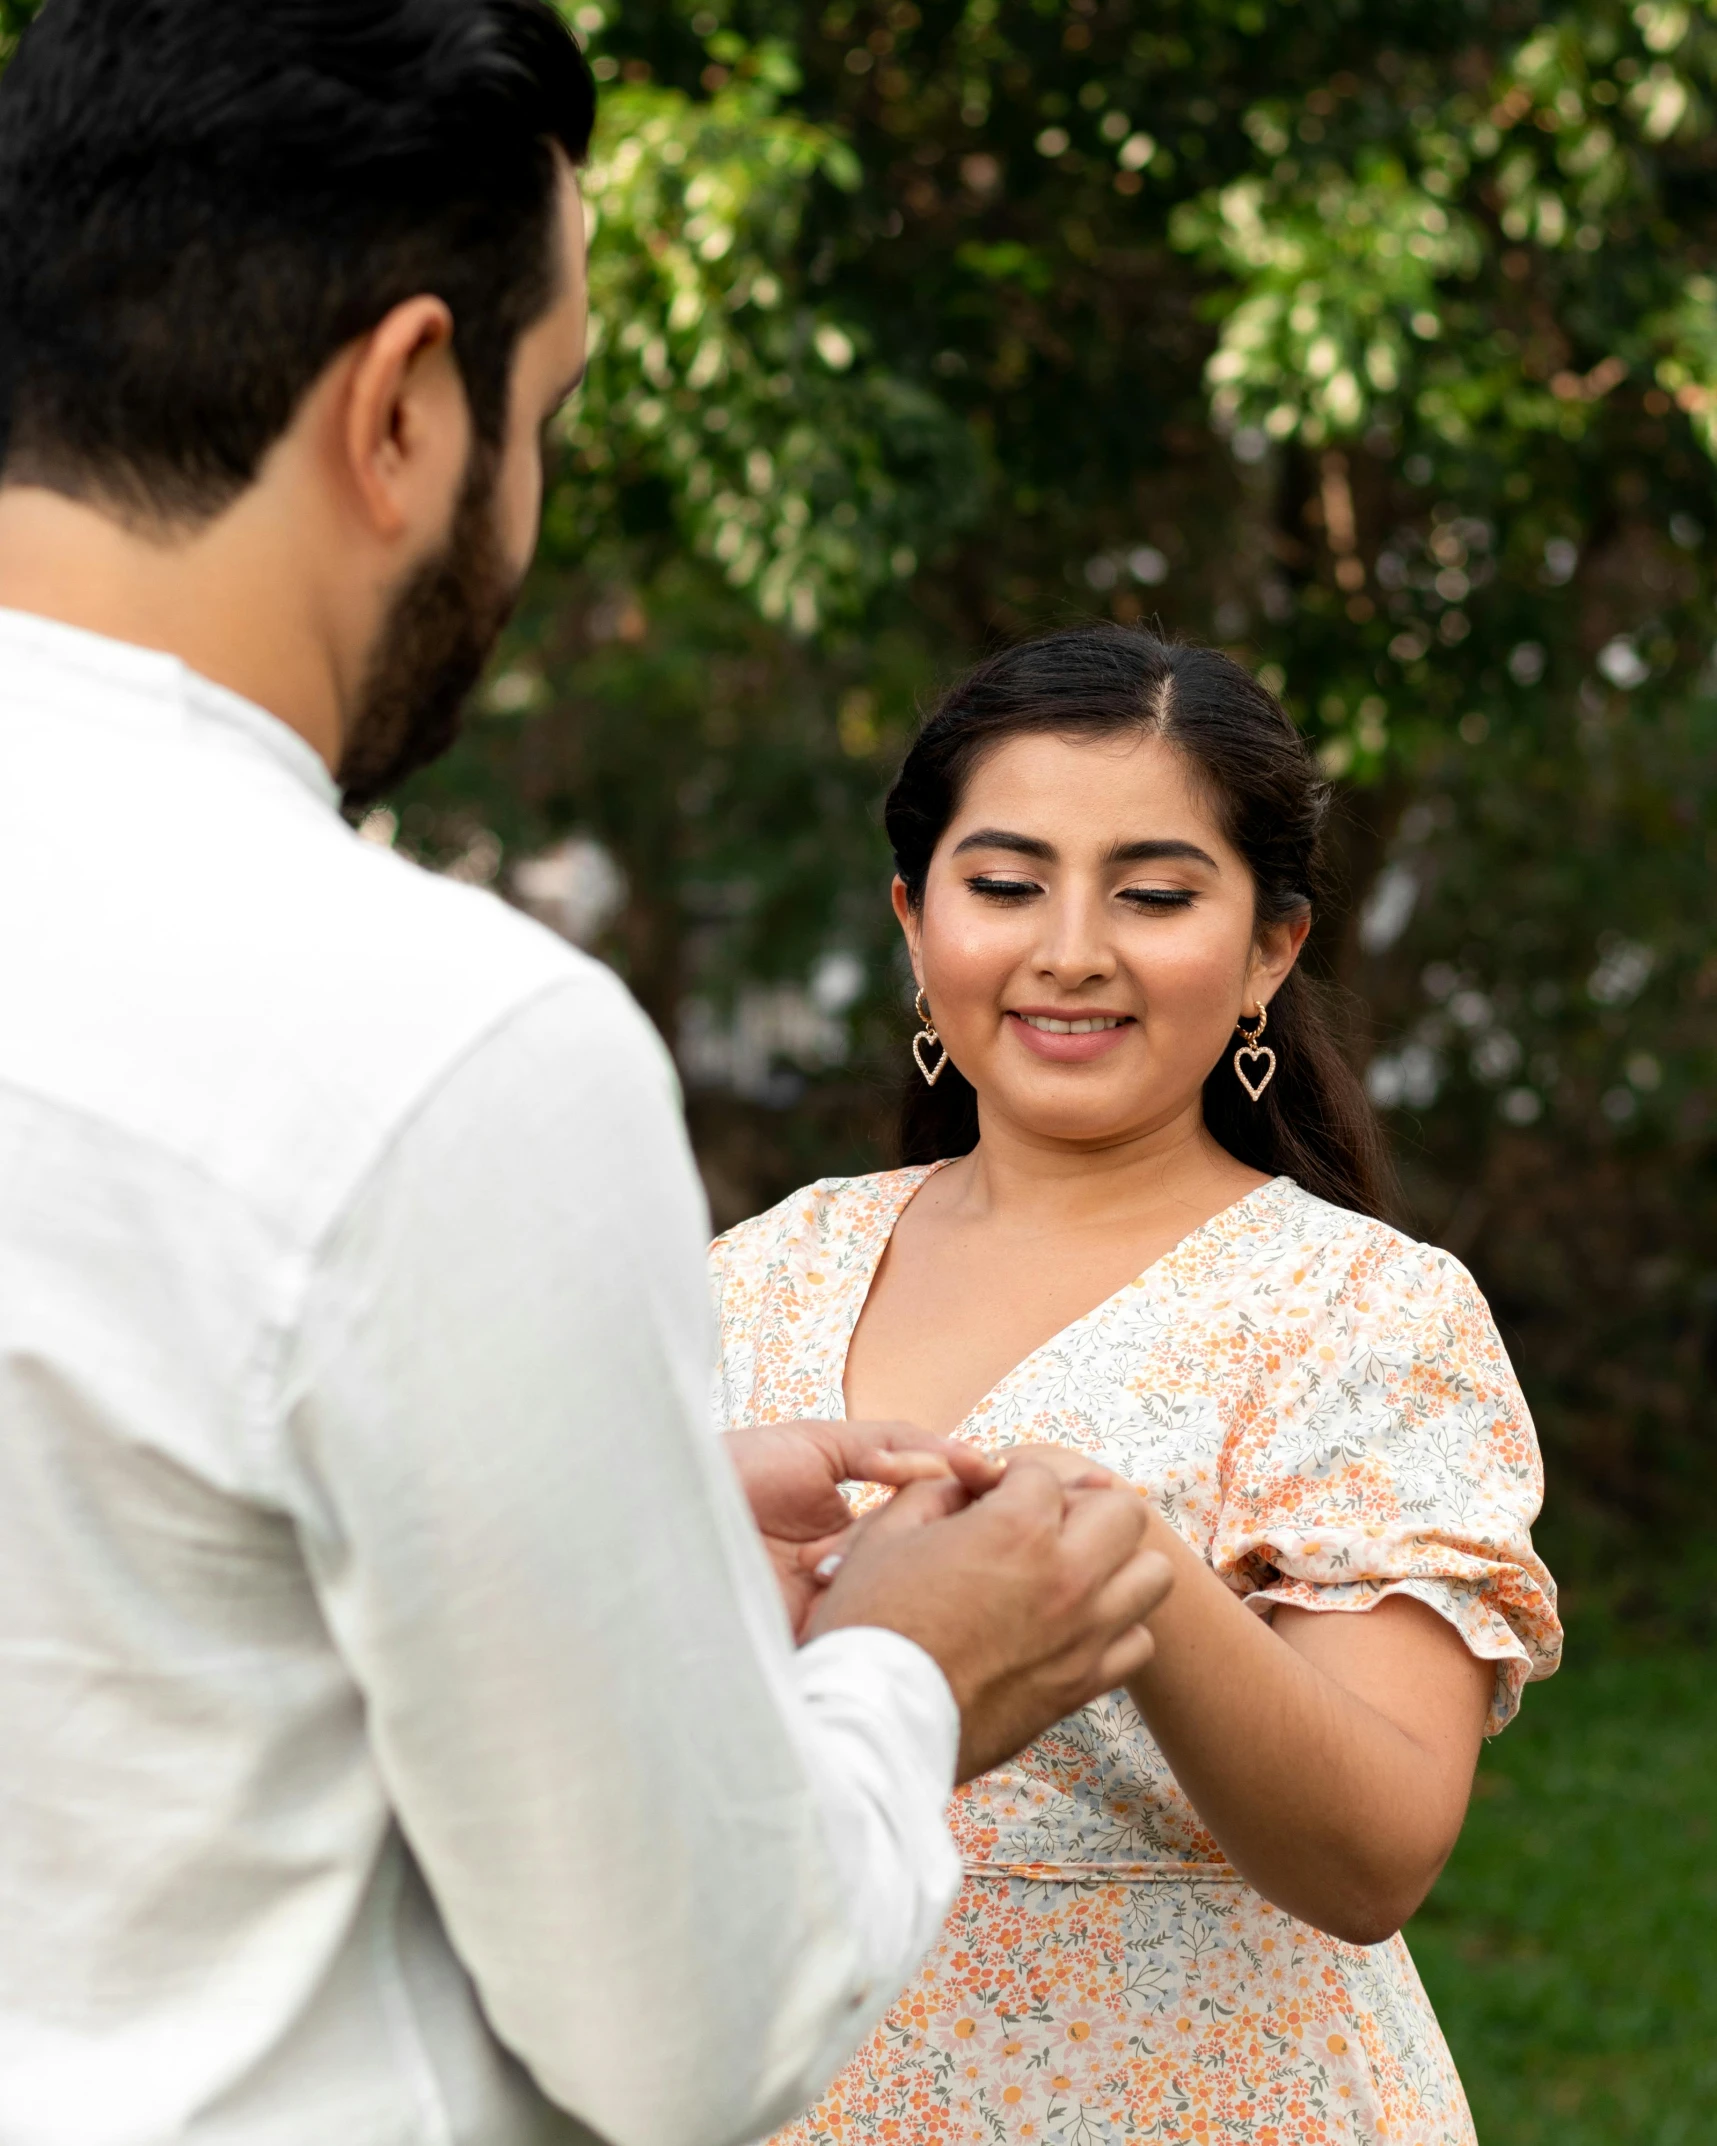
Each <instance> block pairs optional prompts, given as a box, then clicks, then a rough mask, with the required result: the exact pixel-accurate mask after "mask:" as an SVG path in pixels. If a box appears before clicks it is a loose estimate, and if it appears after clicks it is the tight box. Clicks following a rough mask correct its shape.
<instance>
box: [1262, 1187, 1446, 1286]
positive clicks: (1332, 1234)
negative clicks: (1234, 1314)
mask: <svg viewBox="0 0 1717 2146" xmlns="http://www.w3.org/2000/svg"><path fill="white" fill-rule="evenodd" d="M1254 1198H1255V1199H1257V1200H1258V1201H1259V1202H1260V1206H1261V1212H1260V1214H1259V1217H1258V1221H1259V1224H1260V1229H1259V1232H1258V1234H1259V1235H1260V1236H1261V1237H1262V1239H1263V1243H1262V1244H1261V1245H1260V1247H1259V1249H1260V1250H1261V1251H1263V1252H1264V1253H1265V1255H1266V1258H1267V1261H1268V1263H1269V1264H1270V1265H1271V1266H1272V1267H1275V1268H1278V1269H1281V1268H1286V1269H1287V1270H1288V1272H1289V1273H1290V1274H1291V1276H1292V1278H1293V1280H1294V1281H1295V1282H1298V1283H1315V1284H1318V1285H1321V1288H1322V1290H1323V1291H1326V1292H1335V1293H1339V1294H1341V1295H1344V1296H1345V1295H1350V1294H1353V1293H1357V1294H1359V1295H1360V1296H1365V1297H1371V1298H1373V1299H1375V1300H1377V1302H1378V1304H1379V1305H1380V1306H1382V1305H1384V1304H1387V1303H1389V1302H1390V1301H1392V1300H1393V1301H1395V1302H1398V1303H1400V1304H1401V1305H1402V1306H1406V1305H1408V1304H1417V1305H1422V1304H1424V1303H1425V1302H1426V1300H1427V1299H1438V1298H1440V1299H1444V1300H1454V1299H1460V1300H1463V1301H1468V1302H1471V1301H1476V1302H1477V1303H1478V1304H1480V1305H1482V1304H1483V1301H1484V1300H1483V1298H1482V1296H1480V1294H1479V1289H1478V1285H1477V1283H1476V1282H1475V1281H1474V1280H1473V1278H1472V1276H1471V1275H1470V1274H1469V1273H1468V1272H1467V1270H1466V1268H1465V1267H1464V1266H1462V1264H1461V1262H1460V1261H1459V1260H1458V1259H1457V1258H1456V1257H1455V1255H1454V1254H1453V1253H1452V1252H1446V1251H1444V1250H1443V1248H1442V1247H1441V1246H1440V1245H1435V1244H1425V1243H1421V1242H1420V1240H1419V1239H1418V1238H1416V1237H1412V1236H1409V1235H1408V1233H1407V1232H1406V1231H1405V1230H1403V1229H1398V1228H1396V1227H1395V1225H1394V1224H1393V1223H1389V1222H1385V1221H1382V1220H1381V1219H1380V1218H1379V1217H1377V1216H1375V1215H1367V1214H1360V1213H1358V1212H1357V1211H1355V1210H1354V1209H1352V1208H1348V1207H1338V1206H1337V1205H1336V1204H1335V1203H1334V1202H1333V1201H1331V1200H1324V1199H1320V1198H1319V1197H1318V1196H1317V1195H1316V1194H1315V1193H1312V1192H1308V1191H1306V1189H1305V1187H1304V1186H1302V1185H1299V1184H1296V1183H1295V1181H1294V1180H1293V1179H1292V1178H1289V1177H1279V1178H1276V1179H1275V1180H1274V1181H1273V1182H1272V1183H1271V1184H1269V1185H1267V1186H1265V1187H1264V1188H1263V1192H1262V1193H1261V1194H1257V1195H1254ZM1243 1204H1246V1203H1243Z"/></svg>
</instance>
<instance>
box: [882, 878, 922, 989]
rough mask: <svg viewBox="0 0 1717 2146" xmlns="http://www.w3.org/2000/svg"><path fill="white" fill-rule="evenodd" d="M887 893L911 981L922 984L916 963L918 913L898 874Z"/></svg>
mask: <svg viewBox="0 0 1717 2146" xmlns="http://www.w3.org/2000/svg"><path fill="white" fill-rule="evenodd" d="M888 893H889V899H890V901H892V902H893V904H894V914H895V916H896V917H897V918H898V919H899V922H900V929H901V931H902V933H903V934H904V935H905V938H906V951H907V955H908V957H909V958H910V960H911V962H912V976H913V981H914V982H915V983H918V984H922V983H923V981H924V972H923V970H922V969H921V968H920V966H919V962H918V940H919V930H918V923H919V919H918V912H917V910H916V909H914V908H913V906H912V902H911V899H910V898H909V896H908V895H907V892H906V882H905V880H904V879H902V878H901V876H900V874H899V873H898V872H896V873H895V875H894V885H893V886H892V887H890V888H889V890H888Z"/></svg>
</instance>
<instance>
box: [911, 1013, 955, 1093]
mask: <svg viewBox="0 0 1717 2146" xmlns="http://www.w3.org/2000/svg"><path fill="white" fill-rule="evenodd" d="M916 1004H917V1011H918V1018H919V1019H920V1020H921V1021H922V1022H923V1023H924V1026H923V1027H922V1028H921V1029H920V1030H919V1031H918V1033H917V1035H916V1036H914V1037H913V1039H912V1055H913V1057H914V1058H915V1059H916V1060H917V1062H918V1070H919V1072H920V1073H922V1074H923V1076H924V1081H925V1085H926V1086H927V1087H930V1088H934V1087H935V1085H936V1083H937V1082H938V1081H939V1080H940V1079H941V1078H942V1076H943V1074H944V1073H945V1072H946V1071H947V1070H948V1046H947V1045H946V1044H945V1043H942V1038H941V1037H940V1036H939V1035H938V1034H937V1033H936V1024H935V1023H934V1022H933V1021H932V1020H931V1018H930V1008H929V1007H928V1006H927V1005H926V1004H925V1003H924V994H923V992H922V991H920V992H919V994H918V998H917V1001H916ZM939 1043H942V1055H941V1057H940V1058H938V1059H937V1061H936V1063H935V1064H934V1065H930V1064H928V1063H927V1062H926V1057H925V1054H926V1053H927V1052H929V1051H933V1050H934V1049H935V1048H936V1046H937V1044H939Z"/></svg>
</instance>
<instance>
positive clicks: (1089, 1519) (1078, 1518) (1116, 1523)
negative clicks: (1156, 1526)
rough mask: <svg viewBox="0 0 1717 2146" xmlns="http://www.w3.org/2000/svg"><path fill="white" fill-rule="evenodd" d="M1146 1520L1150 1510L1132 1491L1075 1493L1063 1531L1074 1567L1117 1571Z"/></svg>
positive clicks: (1135, 1544) (1105, 1572)
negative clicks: (1074, 1563) (1074, 1561)
mask: <svg viewBox="0 0 1717 2146" xmlns="http://www.w3.org/2000/svg"><path fill="white" fill-rule="evenodd" d="M1011 1472H1012V1471H1011V1470H1010V1473H1011ZM1149 1520H1150V1510H1149V1508H1148V1507H1147V1505H1146V1504H1145V1501H1144V1499H1143V1498H1141V1497H1140V1496H1139V1494H1138V1492H1137V1491H1135V1490H1127V1489H1122V1488H1120V1487H1116V1488H1114V1489H1105V1490H1081V1491H1078V1492H1076V1493H1075V1494H1074V1495H1073V1496H1071V1497H1070V1498H1069V1499H1068V1501H1067V1521H1066V1526H1065V1530H1064V1533H1065V1536H1066V1541H1067V1546H1068V1549H1069V1550H1070V1552H1072V1553H1073V1555H1074V1557H1075V1558H1076V1560H1077V1562H1078V1569H1080V1570H1081V1571H1085V1572H1091V1573H1099V1574H1102V1575H1103V1576H1104V1577H1105V1578H1107V1577H1109V1576H1110V1575H1112V1574H1114V1573H1116V1572H1119V1571H1120V1569H1121V1567H1122V1566H1123V1565H1124V1564H1126V1562H1127V1560H1128V1559H1129V1558H1130V1557H1131V1556H1132V1555H1133V1553H1134V1552H1135V1551H1136V1550H1137V1549H1138V1547H1139V1542H1140V1538H1141V1537H1142V1536H1143V1534H1144V1532H1145V1528H1146V1525H1147V1523H1148V1522H1149Z"/></svg>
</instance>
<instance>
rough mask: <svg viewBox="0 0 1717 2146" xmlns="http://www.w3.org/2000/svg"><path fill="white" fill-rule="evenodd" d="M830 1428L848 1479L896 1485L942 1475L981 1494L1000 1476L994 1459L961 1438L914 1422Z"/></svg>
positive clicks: (863, 1424) (855, 1481)
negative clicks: (943, 1435)
mask: <svg viewBox="0 0 1717 2146" xmlns="http://www.w3.org/2000/svg"><path fill="white" fill-rule="evenodd" d="M830 1429H831V1430H832V1431H833V1432H834V1433H835V1435H836V1437H837V1438H838V1440H839V1442H840V1452H841V1463H842V1466H843V1467H844V1468H845V1469H846V1471H847V1480H848V1481H849V1482H853V1483H889V1484H893V1485H895V1486H897V1487H898V1486H899V1485H902V1484H905V1483H920V1482H928V1481H930V1480H932V1479H933V1478H934V1477H936V1476H939V1475H947V1476H952V1477H953V1478H954V1480H955V1481H956V1482H957V1483H960V1484H962V1485H963V1486H964V1487H965V1489H966V1490H967V1491H969V1492H970V1493H971V1494H972V1496H973V1497H981V1496H982V1495H983V1493H984V1492H985V1491H986V1490H993V1489H994V1488H995V1487H996V1485H997V1484H998V1483H999V1482H1000V1481H1001V1479H1002V1465H1001V1463H1000V1461H997V1460H992V1459H991V1458H990V1456H989V1455H988V1454H987V1453H980V1452H979V1451H978V1449H977V1447H976V1446H970V1445H967V1444H966V1442H965V1441H964V1440H963V1439H960V1438H943V1437H939V1436H937V1435H936V1434H935V1433H933V1432H931V1431H923V1430H920V1429H919V1427H918V1426H917V1424H915V1423H843V1424H832V1425H831V1426H830Z"/></svg>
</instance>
